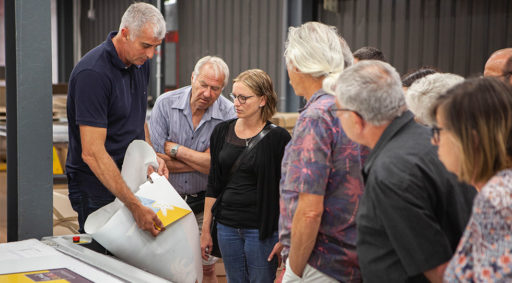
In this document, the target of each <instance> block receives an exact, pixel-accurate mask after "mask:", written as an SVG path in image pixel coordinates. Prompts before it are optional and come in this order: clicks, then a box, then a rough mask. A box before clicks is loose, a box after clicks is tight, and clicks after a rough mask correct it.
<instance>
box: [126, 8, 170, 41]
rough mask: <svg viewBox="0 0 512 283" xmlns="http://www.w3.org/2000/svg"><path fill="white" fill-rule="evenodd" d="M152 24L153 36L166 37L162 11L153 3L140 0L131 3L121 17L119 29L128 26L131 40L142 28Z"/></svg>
mask: <svg viewBox="0 0 512 283" xmlns="http://www.w3.org/2000/svg"><path fill="white" fill-rule="evenodd" d="M147 24H150V25H151V26H152V27H153V36H154V37H156V38H159V39H163V38H164V37H165V32H166V29H165V20H164V17H163V16H162V13H161V12H160V11H159V10H158V9H157V8H156V7H155V6H153V5H151V4H148V3H144V2H139V3H134V4H131V5H130V6H129V7H128V9H126V11H125V12H124V14H123V17H122V18H121V24H120V25H119V30H121V29H123V28H128V30H129V31H130V33H131V35H132V36H131V40H132V41H133V40H135V38H136V37H137V36H138V35H139V33H140V32H141V31H142V29H143V28H144V27H145V26H146V25H147Z"/></svg>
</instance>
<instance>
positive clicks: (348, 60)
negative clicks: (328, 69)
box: [340, 36, 354, 69]
mask: <svg viewBox="0 0 512 283" xmlns="http://www.w3.org/2000/svg"><path fill="white" fill-rule="evenodd" d="M340 43H341V51H342V53H343V63H344V65H345V66H344V68H345V69H346V68H348V67H350V66H352V65H353V64H354V55H353V54H352V50H350V46H348V43H347V42H346V41H345V39H344V38H343V37H341V36H340Z"/></svg>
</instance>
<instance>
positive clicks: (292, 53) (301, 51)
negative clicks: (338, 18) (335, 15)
mask: <svg viewBox="0 0 512 283" xmlns="http://www.w3.org/2000/svg"><path fill="white" fill-rule="evenodd" d="M285 46H286V49H285V51H284V56H285V58H286V64H287V65H288V66H291V65H292V66H294V67H296V68H297V69H298V70H299V72H301V73H303V74H308V75H310V76H312V77H314V78H324V79H323V89H324V90H325V91H327V92H333V88H332V85H333V84H334V82H335V81H336V78H337V76H338V75H339V73H341V72H342V71H343V69H344V68H345V62H344V54H345V53H346V51H345V52H344V50H343V47H342V41H341V40H340V36H339V35H338V33H337V32H336V27H333V26H328V25H325V24H322V23H319V22H307V23H305V24H303V25H301V26H300V27H290V28H289V29H288V39H287V40H286V43H285ZM347 47H348V45H347Z"/></svg>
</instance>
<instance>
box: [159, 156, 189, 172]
mask: <svg viewBox="0 0 512 283" xmlns="http://www.w3.org/2000/svg"><path fill="white" fill-rule="evenodd" d="M157 155H158V156H159V157H160V158H162V159H163V160H164V161H165V165H167V168H168V169H169V172H171V173H186V172H194V171H196V170H195V169H194V168H192V167H190V166H188V165H187V164H185V163H183V162H181V161H179V160H177V159H174V158H171V157H170V156H169V155H167V154H165V153H157Z"/></svg>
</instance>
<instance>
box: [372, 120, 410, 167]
mask: <svg viewBox="0 0 512 283" xmlns="http://www.w3.org/2000/svg"><path fill="white" fill-rule="evenodd" d="M413 118H414V115H413V114H412V112H411V111H409V110H407V111H405V112H404V113H403V114H402V115H401V116H399V117H397V118H395V119H394V120H393V122H391V123H390V124H389V125H388V127H387V128H386V129H385V130H384V132H383V133H382V135H381V136H380V138H379V141H378V142H377V144H376V145H375V147H374V148H373V149H372V150H371V151H370V154H369V155H368V159H367V160H366V162H365V165H364V169H363V174H364V175H365V176H368V173H369V172H370V169H371V168H372V165H373V163H374V162H375V160H376V159H377V156H379V153H380V152H381V151H382V148H384V147H385V146H386V145H387V144H388V143H389V142H390V141H391V140H392V139H393V137H394V136H395V134H396V133H397V132H398V131H400V129H402V128H403V127H404V126H405V125H407V124H408V123H409V122H410V121H411V120H413Z"/></svg>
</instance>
